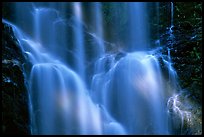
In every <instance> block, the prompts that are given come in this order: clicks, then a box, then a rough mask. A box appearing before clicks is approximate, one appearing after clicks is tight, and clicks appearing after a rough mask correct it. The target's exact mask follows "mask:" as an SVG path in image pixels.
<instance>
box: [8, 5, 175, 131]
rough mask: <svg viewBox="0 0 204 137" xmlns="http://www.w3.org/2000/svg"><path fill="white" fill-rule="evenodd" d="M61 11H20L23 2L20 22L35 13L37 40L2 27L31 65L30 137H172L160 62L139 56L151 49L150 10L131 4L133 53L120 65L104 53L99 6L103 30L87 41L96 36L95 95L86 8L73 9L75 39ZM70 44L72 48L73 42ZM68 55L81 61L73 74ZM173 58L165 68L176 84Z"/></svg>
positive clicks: (47, 7) (40, 7)
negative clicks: (11, 34) (123, 136)
mask: <svg viewBox="0 0 204 137" xmlns="http://www.w3.org/2000/svg"><path fill="white" fill-rule="evenodd" d="M63 4H64V3H58V4H55V3H51V4H49V3H48V4H42V3H40V4H39V3H38V4H35V3H33V4H27V5H26V4H25V3H24V4H23V6H22V5H21V4H19V3H18V4H17V6H16V11H19V10H20V9H21V12H20V13H19V12H16V16H27V15H24V14H25V13H24V12H28V11H24V12H22V11H23V9H22V7H27V8H28V7H30V11H29V13H30V16H29V18H32V19H31V20H32V21H33V22H32V23H33V24H32V26H33V28H34V29H31V30H29V33H30V34H31V35H28V34H26V33H23V31H22V30H20V29H19V28H21V27H22V28H23V25H22V24H20V23H18V21H19V20H18V21H17V24H18V25H19V28H18V27H17V26H16V25H14V24H12V23H9V22H7V21H4V22H6V23H8V24H10V25H11V26H12V27H13V29H14V32H15V35H16V37H17V39H18V40H19V43H20V46H21V48H22V50H23V52H24V53H25V56H27V57H28V60H29V61H30V62H31V63H32V69H31V70H30V73H29V74H27V75H28V79H27V80H28V90H29V94H30V102H31V104H30V117H31V131H32V134H170V133H169V130H168V129H169V127H168V119H167V118H168V115H167V112H168V111H167V106H166V103H167V102H166V101H167V97H168V96H166V92H167V91H166V90H167V89H166V88H165V86H164V85H165V79H164V78H163V75H162V73H161V70H160V65H159V61H158V58H157V57H156V56H153V55H152V54H151V52H148V51H143V52H141V51H140V52H139V51H138V50H146V49H147V48H148V45H149V43H148V30H147V28H146V24H147V18H146V17H143V15H144V14H145V13H146V6H145V3H129V4H128V5H127V6H128V7H129V9H130V10H129V12H128V13H129V18H130V24H131V25H130V26H129V27H130V28H129V29H130V30H131V31H130V38H129V41H130V43H129V45H127V46H129V47H130V49H131V53H127V55H125V56H124V57H121V58H120V59H119V60H116V56H117V54H105V45H104V41H103V27H102V13H101V5H100V3H94V8H95V10H96V13H95V16H94V17H93V19H96V20H97V21H96V23H97V25H96V26H97V27H96V28H97V29H96V30H95V32H94V33H89V34H92V35H93V34H96V37H95V38H96V39H95V40H96V41H97V43H98V45H96V46H98V48H97V50H95V52H97V54H98V55H97V57H98V60H97V61H96V62H95V70H94V75H93V76H92V83H91V89H87V87H88V86H87V85H86V84H87V82H86V75H87V74H86V61H87V59H86V53H85V48H86V46H87V45H85V42H84V41H85V39H84V37H85V36H84V34H85V33H84V28H83V8H82V3H79V2H74V3H70V4H69V5H70V6H71V9H72V13H73V15H72V16H73V17H72V19H73V26H72V28H71V33H70V31H68V26H69V24H68V21H67V19H65V17H64V16H65V11H66V10H65V6H63ZM19 5H20V6H19ZM31 5H32V6H31ZM31 7H32V8H31ZM59 7H60V8H59ZM27 8H26V9H27ZM135 12H136V14H135ZM24 18H25V17H24ZM24 21H25V23H24V24H26V26H25V28H24V29H23V30H24V31H25V32H27V31H28V29H29V27H28V26H29V25H30V24H28V23H27V22H26V20H24ZM69 29H70V28H69ZM72 34H73V35H72ZM69 37H71V38H72V39H73V41H72V42H71V41H68V38H69ZM71 44H72V45H71ZM73 47H74V48H73ZM67 50H73V51H72V52H73V54H74V55H75V58H74V66H75V67H74V68H71V67H69V66H71V65H70V64H69V63H70V62H69V61H70V60H69V58H68V57H67ZM168 55H169V56H168V59H167V60H165V59H163V61H164V62H166V64H165V65H166V66H167V68H168V70H169V79H170V80H171V81H173V83H174V82H176V73H175V71H174V69H173V68H172V66H171V60H170V59H171V58H170V52H169V54H168ZM66 60H68V61H66ZM173 86H175V85H174V84H173ZM175 107H176V106H175Z"/></svg>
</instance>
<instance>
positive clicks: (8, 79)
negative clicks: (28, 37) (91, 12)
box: [1, 23, 30, 135]
mask: <svg viewBox="0 0 204 137" xmlns="http://www.w3.org/2000/svg"><path fill="white" fill-rule="evenodd" d="M25 62H26V60H25V58H24V56H23V53H22V51H21V49H20V47H19V43H18V41H17V39H16V38H15V36H14V33H13V30H12V27H11V26H9V25H8V24H5V23H2V91H1V92H2V133H3V134H24V135H28V134H30V128H29V109H28V91H27V89H26V86H25V75H24V73H23V72H24V71H23V64H24V63H25Z"/></svg>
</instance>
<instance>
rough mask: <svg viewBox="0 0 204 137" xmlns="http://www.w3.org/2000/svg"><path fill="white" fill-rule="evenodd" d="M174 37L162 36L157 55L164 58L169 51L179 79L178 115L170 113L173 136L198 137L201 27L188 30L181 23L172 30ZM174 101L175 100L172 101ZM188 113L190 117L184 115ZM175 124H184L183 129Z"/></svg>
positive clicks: (187, 25) (199, 123)
mask: <svg viewBox="0 0 204 137" xmlns="http://www.w3.org/2000/svg"><path fill="white" fill-rule="evenodd" d="M172 30H173V34H170V33H169V31H167V33H165V34H163V35H161V37H160V42H161V43H162V45H164V46H163V48H162V50H161V51H160V53H162V54H163V55H164V56H167V55H168V49H169V51H170V55H171V59H172V66H173V67H174V68H175V70H176V72H177V75H178V82H179V85H180V88H181V90H185V91H187V92H185V94H184V93H181V94H180V95H179V96H178V97H177V101H176V102H178V103H179V104H183V107H182V105H179V104H178V105H177V103H176V107H177V109H179V111H181V112H182V114H183V120H182V118H181V116H179V115H181V114H180V113H178V110H177V112H171V116H172V117H171V118H172V119H171V121H172V125H173V126H172V127H173V129H172V130H173V134H184V135H200V134H202V111H201V110H202V31H201V30H202V27H201V24H199V23H198V25H197V26H191V25H190V24H189V23H188V22H181V23H179V24H177V25H175V26H174V27H173V28H172ZM174 101H175V100H174ZM184 112H185V113H186V112H187V113H189V117H186V115H184V114H185V113H184ZM178 121H183V125H182V124H181V123H179V122H178ZM179 124H180V125H179Z"/></svg>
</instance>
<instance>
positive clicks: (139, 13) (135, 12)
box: [128, 2, 149, 51]
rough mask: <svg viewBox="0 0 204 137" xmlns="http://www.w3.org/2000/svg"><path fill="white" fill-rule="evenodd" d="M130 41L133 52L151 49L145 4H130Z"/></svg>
mask: <svg viewBox="0 0 204 137" xmlns="http://www.w3.org/2000/svg"><path fill="white" fill-rule="evenodd" d="M128 9H129V11H128V15H129V18H128V19H129V23H130V25H129V31H128V32H129V34H128V35H129V39H128V41H129V42H128V44H129V47H130V49H131V51H134V50H147V49H148V48H149V47H148V45H149V43H148V41H149V39H148V24H147V17H146V16H147V12H146V9H147V7H146V3H144V2H129V3H128Z"/></svg>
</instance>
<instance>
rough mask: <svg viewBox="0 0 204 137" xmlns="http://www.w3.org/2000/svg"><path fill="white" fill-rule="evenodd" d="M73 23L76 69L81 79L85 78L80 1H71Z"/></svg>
mask: <svg viewBox="0 0 204 137" xmlns="http://www.w3.org/2000/svg"><path fill="white" fill-rule="evenodd" d="M73 9H74V15H75V18H76V19H75V24H76V28H75V31H74V39H75V40H74V42H75V47H76V49H75V52H76V54H77V58H76V69H77V72H78V73H79V75H80V76H81V78H82V79H83V80H85V56H84V38H83V32H82V31H83V30H82V29H83V28H82V27H83V26H82V8H81V3H80V2H74V3H73Z"/></svg>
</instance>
